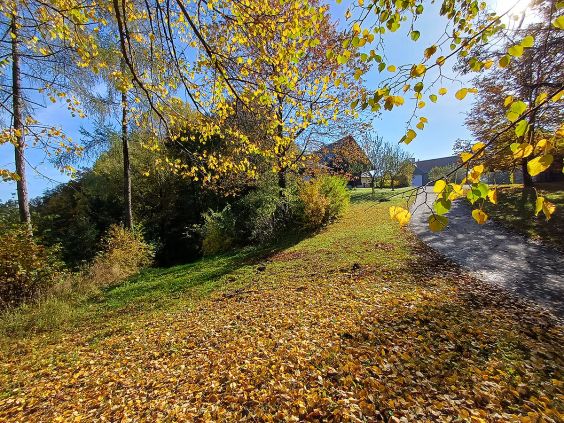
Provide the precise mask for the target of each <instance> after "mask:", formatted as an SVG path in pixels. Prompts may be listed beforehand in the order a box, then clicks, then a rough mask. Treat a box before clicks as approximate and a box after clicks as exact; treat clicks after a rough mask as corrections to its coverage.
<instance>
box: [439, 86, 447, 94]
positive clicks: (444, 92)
mask: <svg viewBox="0 0 564 423" xmlns="http://www.w3.org/2000/svg"><path fill="white" fill-rule="evenodd" d="M447 91H448V90H447V89H446V88H444V87H442V88H439V95H445V94H446V93H447Z"/></svg>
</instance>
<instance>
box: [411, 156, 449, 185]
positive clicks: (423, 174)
mask: <svg viewBox="0 0 564 423" xmlns="http://www.w3.org/2000/svg"><path fill="white" fill-rule="evenodd" d="M458 160H460V159H459V157H458V156H448V157H439V158H437V159H430V160H419V161H417V162H415V171H414V172H413V179H412V180H411V186H414V187H420V186H423V185H425V184H427V183H428V182H429V172H430V171H431V169H433V168H434V167H443V166H452V165H455V164H456V163H457V162H458Z"/></svg>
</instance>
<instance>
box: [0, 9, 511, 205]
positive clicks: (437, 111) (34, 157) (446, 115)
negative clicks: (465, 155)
mask: <svg viewBox="0 0 564 423" xmlns="http://www.w3.org/2000/svg"><path fill="white" fill-rule="evenodd" d="M498 1H499V5H498V7H497V8H498V9H507V8H508V7H511V6H512V5H513V3H514V2H513V1H512V0H498ZM347 3H348V2H347V1H346V0H344V1H343V2H342V4H341V5H337V6H335V4H334V3H332V4H331V5H332V7H333V9H332V14H333V16H334V17H335V19H337V20H339V21H340V22H344V11H345V10H346V4H347ZM491 4H493V5H494V6H496V3H495V2H492V3H491ZM426 7H427V10H426V12H430V11H431V9H437V7H438V6H437V5H436V4H435V5H431V4H429V5H428V6H426ZM498 11H499V10H498ZM417 29H419V30H420V31H421V38H420V39H419V40H418V42H417V43H415V42H413V41H411V40H410V39H409V38H408V36H407V34H406V31H405V30H404V31H398V32H396V33H394V34H389V35H386V38H385V46H386V48H385V53H386V57H387V59H388V60H387V62H388V63H390V64H395V65H401V64H406V63H418V62H419V61H420V60H421V56H422V51H423V49H424V48H425V47H428V46H430V45H431V44H433V42H434V41H435V40H436V39H437V37H438V35H439V34H440V32H441V30H444V21H441V20H440V19H439V18H438V14H437V13H433V12H431V13H424V17H423V19H421V20H420V21H419V22H418V24H417ZM385 72H386V71H384V73H385ZM449 76H453V74H452V72H450V75H449ZM378 78H380V74H379V73H378V71H377V70H372V71H371V72H370V73H369V75H368V76H367V78H366V83H367V86H368V87H369V88H370V87H375V86H376V85H377V84H378ZM441 86H445V87H446V88H448V89H449V93H448V94H447V95H445V96H442V97H440V99H439V101H438V102H437V103H436V104H431V103H430V102H429V101H427V107H426V108H425V109H424V113H423V115H424V116H426V117H427V118H428V120H429V123H428V124H427V126H426V127H425V130H424V131H423V132H420V133H419V135H418V136H417V138H416V139H415V140H413V142H412V143H411V144H410V145H408V146H406V147H405V148H406V150H407V151H409V152H410V153H411V154H412V155H413V157H415V158H416V159H418V160H423V159H430V158H435V157H442V156H448V155H451V154H452V145H453V143H454V141H455V140H456V139H457V138H463V139H469V138H470V134H469V132H468V130H467V129H466V128H465V126H464V113H465V111H466V110H468V109H469V107H470V105H471V102H472V96H471V95H469V96H468V97H467V98H466V99H464V100H463V101H458V100H456V99H454V92H455V91H456V90H457V89H458V88H460V87H461V86H463V85H462V84H461V83H452V82H446V81H445V82H444V83H443V84H441ZM411 111H412V105H411V104H408V103H406V105H405V106H403V107H400V108H396V109H394V110H393V111H391V112H388V111H386V112H383V113H382V116H381V117H379V118H376V119H375V120H374V129H375V132H377V133H378V134H379V135H382V136H384V138H385V139H386V140H388V141H390V142H395V141H398V140H399V139H400V138H401V137H402V136H403V134H404V133H405V122H406V120H407V119H408V118H409V116H410V114H411ZM35 116H36V117H37V118H38V120H39V121H41V122H43V123H46V124H50V125H56V126H60V127H62V128H63V129H64V131H65V133H66V134H67V135H68V136H70V137H71V138H72V139H74V140H77V141H78V140H79V138H80V134H79V129H80V127H81V126H85V127H89V126H90V122H89V120H88V119H87V118H86V119H80V118H78V117H77V118H73V117H71V116H70V114H69V112H68V110H67V109H66V107H65V106H64V105H63V104H58V103H57V104H52V103H49V104H48V105H47V106H46V107H45V108H44V109H39V110H37V113H36V115H35ZM27 157H28V161H29V163H30V165H32V166H33V167H35V168H36V169H37V171H36V170H34V169H32V168H31V167H30V166H28V178H29V185H28V189H29V193H30V196H31V197H32V198H33V197H37V196H39V195H41V194H42V193H43V192H44V191H45V190H47V189H50V188H53V187H54V186H56V185H57V184H58V183H60V182H64V181H66V180H68V177H67V176H66V175H63V174H61V173H60V172H59V171H58V170H56V169H55V168H53V166H52V165H51V164H50V163H49V162H48V161H46V160H45V155H44V153H43V152H42V151H41V150H39V149H30V150H29V151H28V154H27ZM5 166H9V167H13V148H12V147H11V146H9V145H4V146H0V167H5ZM14 193H15V183H14V182H0V201H5V200H9V199H12V198H15V194H14Z"/></svg>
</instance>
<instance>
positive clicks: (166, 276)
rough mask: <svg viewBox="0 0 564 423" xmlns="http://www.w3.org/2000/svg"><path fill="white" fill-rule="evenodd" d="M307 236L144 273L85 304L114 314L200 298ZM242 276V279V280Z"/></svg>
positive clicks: (288, 237)
mask: <svg viewBox="0 0 564 423" xmlns="http://www.w3.org/2000/svg"><path fill="white" fill-rule="evenodd" d="M310 235H311V234H309V233H306V232H294V233H289V234H287V235H285V236H284V237H282V238H280V239H278V240H276V242H272V243H269V244H265V245H261V246H256V247H246V248H243V249H240V250H236V251H233V252H227V253H223V254H218V255H215V256H210V257H204V258H202V259H200V260H198V261H196V262H193V263H189V264H184V265H178V266H174V267H170V268H153V269H147V270H144V271H142V272H141V273H139V274H138V275H136V276H133V277H131V278H129V279H127V280H126V281H123V282H121V283H119V284H116V285H113V286H110V287H108V288H106V289H104V290H103V291H102V292H101V293H100V294H99V295H97V296H96V297H94V298H91V299H89V300H88V303H89V304H90V305H95V306H98V307H101V308H106V309H110V310H112V309H113V310H117V309H122V308H128V309H130V308H132V307H133V308H137V307H138V306H140V305H142V304H143V305H146V303H151V307H152V308H162V306H164V305H166V304H168V303H169V302H170V301H174V300H176V299H179V298H181V297H182V296H184V295H185V294H187V293H188V292H189V297H190V298H192V299H197V298H202V297H205V296H206V295H209V294H210V293H211V292H212V291H213V290H215V289H217V288H219V287H220V286H221V285H222V282H223V280H222V278H223V277H224V276H226V275H228V274H230V273H232V272H235V271H237V270H238V269H241V268H245V267H252V266H255V265H256V264H258V263H260V262H262V261H263V260H265V259H267V258H268V257H270V256H271V255H273V254H276V253H278V252H280V251H282V250H285V249H287V248H289V247H291V246H293V245H295V244H297V243H299V242H300V241H301V240H303V239H304V238H307V237H308V236H310ZM244 276H245V275H242V278H243V279H244ZM233 280H235V278H233ZM243 282H244V280H243Z"/></svg>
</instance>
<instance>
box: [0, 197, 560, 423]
mask: <svg viewBox="0 0 564 423" xmlns="http://www.w3.org/2000/svg"><path fill="white" fill-rule="evenodd" d="M386 213H387V207H386V206H385V205H383V204H378V205H376V206H373V207H368V208H367V207H366V203H364V204H363V203H360V204H353V206H351V209H350V211H349V212H348V213H347V215H345V216H344V218H343V219H341V220H339V221H337V222H336V223H335V224H333V225H331V226H330V227H328V228H327V230H326V231H324V232H322V233H320V234H318V235H317V236H316V237H314V238H310V239H306V240H304V241H302V242H301V243H300V244H298V245H296V246H295V247H293V248H290V249H288V250H286V251H285V252H283V253H279V254H277V255H275V256H273V257H272V259H271V260H270V261H268V264H267V265H266V267H265V269H264V270H263V271H260V272H257V270H256V266H257V265H256V263H251V264H249V265H248V273H249V274H250V275H252V279H251V280H249V281H247V282H246V284H245V285H244V286H241V287H240V290H239V291H233V290H232V291H228V293H231V294H233V295H225V293H222V292H220V293H218V294H216V295H214V296H212V297H211V298H210V299H209V300H204V301H203V302H201V303H199V304H197V305H196V306H195V307H194V308H193V309H181V310H174V311H171V310H162V311H159V312H156V313H149V311H148V310H144V311H142V312H141V313H140V314H139V315H137V316H134V317H133V318H131V317H130V316H129V315H128V314H127V313H124V314H122V315H121V316H118V317H116V318H115V320H110V321H104V322H98V323H96V322H91V323H88V324H87V325H86V326H85V327H82V328H79V329H77V330H76V331H73V332H70V333H67V334H65V335H64V336H63V337H62V338H61V339H58V340H56V341H51V342H49V341H48V339H45V338H43V337H36V338H33V339H30V340H26V341H19V342H16V341H14V342H12V343H11V344H10V347H9V348H7V349H6V350H3V351H2V353H1V354H2V355H1V357H0V386H2V393H1V394H0V395H1V396H0V420H2V421H57V420H59V421H65V422H66V421H74V420H78V419H82V420H84V421H103V420H104V421H201V422H204V421H355V422H358V421H382V420H384V421H385V420H388V421H391V420H393V421H460V420H461V419H466V420H468V421H481V420H484V421H511V420H519V419H530V420H531V421H551V420H552V421H558V420H560V417H561V414H559V413H560V410H561V409H562V400H561V398H562V397H561V395H562V393H563V387H562V355H561V354H560V347H561V345H562V340H563V337H562V330H561V329H562V328H561V327H560V326H557V325H555V324H553V323H551V321H550V320H549V319H547V318H546V317H545V316H541V315H539V314H538V313H537V312H536V311H534V310H532V309H527V307H525V306H523V304H521V303H520V302H518V301H514V300H511V299H508V298H507V297H505V296H503V295H501V294H500V293H499V292H497V291H495V290H493V289H491V288H488V287H487V286H484V285H483V284H480V283H479V282H477V281H475V280H473V279H471V278H470V277H468V276H467V275H466V274H464V273H463V272H461V271H460V269H458V268H457V267H456V266H454V265H453V264H452V263H450V262H448V261H446V260H445V259H443V258H441V257H440V256H438V255H437V254H436V253H434V252H433V251H432V250H430V249H428V248H427V247H425V246H423V245H422V244H420V243H419V242H418V241H416V240H415V239H414V238H413V237H412V236H411V235H410V234H409V232H406V231H402V230H400V229H399V228H398V227H397V226H395V225H394V224H392V223H391V222H389V221H388V219H387V218H386ZM381 245H385V246H390V247H391V246H393V248H386V249H383V248H380V246H381ZM342 268H346V269H347V271H346V272H342V271H339V269H342ZM351 269H352V271H351ZM245 271H246V270H245V268H244V267H242V268H240V269H238V270H236V271H234V272H233V273H232V274H231V276H232V277H234V278H237V277H239V275H240V274H241V272H245ZM242 294H244V295H242ZM100 325H102V327H100Z"/></svg>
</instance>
